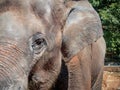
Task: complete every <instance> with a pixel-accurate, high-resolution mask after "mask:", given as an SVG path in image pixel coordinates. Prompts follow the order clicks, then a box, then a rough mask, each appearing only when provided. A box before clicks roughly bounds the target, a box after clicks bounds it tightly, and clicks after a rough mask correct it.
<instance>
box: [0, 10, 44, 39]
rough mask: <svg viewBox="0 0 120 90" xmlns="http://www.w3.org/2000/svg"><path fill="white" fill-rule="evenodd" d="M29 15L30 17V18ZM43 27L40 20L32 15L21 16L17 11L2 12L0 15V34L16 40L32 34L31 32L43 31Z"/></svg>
mask: <svg viewBox="0 0 120 90" xmlns="http://www.w3.org/2000/svg"><path fill="white" fill-rule="evenodd" d="M30 17H31V19H30ZM43 30H44V27H43V24H42V22H40V21H39V23H38V21H37V19H35V18H34V17H33V16H32V15H29V17H28V16H26V18H24V17H23V16H21V15H19V14H17V12H11V11H8V12H4V13H3V14H1V15H0V36H1V37H4V36H5V37H10V38H14V39H16V40H19V39H22V38H26V37H29V36H31V35H32V33H33V32H37V31H40V32H43Z"/></svg>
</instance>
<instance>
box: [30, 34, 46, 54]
mask: <svg viewBox="0 0 120 90" xmlns="http://www.w3.org/2000/svg"><path fill="white" fill-rule="evenodd" d="M29 46H30V50H31V51H34V52H38V51H40V50H41V49H42V48H43V47H46V46H47V41H46V38H45V35H43V34H41V33H36V34H34V35H33V36H32V37H31V38H30V39H29Z"/></svg>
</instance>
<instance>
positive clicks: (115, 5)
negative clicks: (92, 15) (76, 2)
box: [89, 0, 120, 65]
mask: <svg viewBox="0 0 120 90" xmlns="http://www.w3.org/2000/svg"><path fill="white" fill-rule="evenodd" d="M89 1H90V3H91V4H92V5H93V7H94V8H95V9H96V11H97V12H98V13H99V15H100V18H101V21H102V25H103V30H104V38H105V40H106V44H107V53H106V59H105V61H106V62H113V63H114V64H116V65H120V0H89Z"/></svg>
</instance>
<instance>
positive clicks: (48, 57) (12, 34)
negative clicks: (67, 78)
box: [0, 0, 62, 90]
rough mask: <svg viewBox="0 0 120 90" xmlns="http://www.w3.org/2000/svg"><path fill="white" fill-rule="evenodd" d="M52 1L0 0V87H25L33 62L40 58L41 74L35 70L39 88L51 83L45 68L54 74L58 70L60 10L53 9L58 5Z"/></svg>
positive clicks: (14, 89) (11, 89)
mask: <svg viewBox="0 0 120 90" xmlns="http://www.w3.org/2000/svg"><path fill="white" fill-rule="evenodd" d="M55 3H56V2H53V0H45V1H44V0H1V1H0V90H27V86H28V76H29V73H30V71H31V69H32V67H33V66H34V64H35V63H36V62H40V65H41V66H40V67H39V68H40V69H42V71H41V72H40V74H39V73H35V75H38V74H39V75H40V77H41V78H40V83H42V85H43V86H42V85H41V86H40V87H41V88H43V87H46V88H48V87H49V86H48V87H47V85H48V84H47V82H48V83H51V82H49V74H50V73H45V72H47V71H49V72H51V73H54V74H55V75H54V76H55V77H56V76H57V74H59V71H60V67H61V41H62V40H61V30H60V29H61V26H62V25H61V24H60V23H61V22H59V21H60V20H59V17H60V15H59V13H60V12H58V10H54V9H58V8H55V5H57V4H55ZM57 15H58V16H57ZM51 65H53V66H54V67H55V68H54V69H52V68H53V67H52V66H51ZM50 69H51V70H50ZM43 76H46V78H43ZM33 80H34V81H36V78H34V77H33ZM53 81H54V80H53Z"/></svg>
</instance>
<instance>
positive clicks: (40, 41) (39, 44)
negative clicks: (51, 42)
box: [32, 38, 46, 50]
mask: <svg viewBox="0 0 120 90" xmlns="http://www.w3.org/2000/svg"><path fill="white" fill-rule="evenodd" d="M44 45H46V41H45V39H43V38H38V39H36V40H35V41H34V42H33V43H32V48H33V49H34V50H38V49H40V48H42V47H43V46H44Z"/></svg>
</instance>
